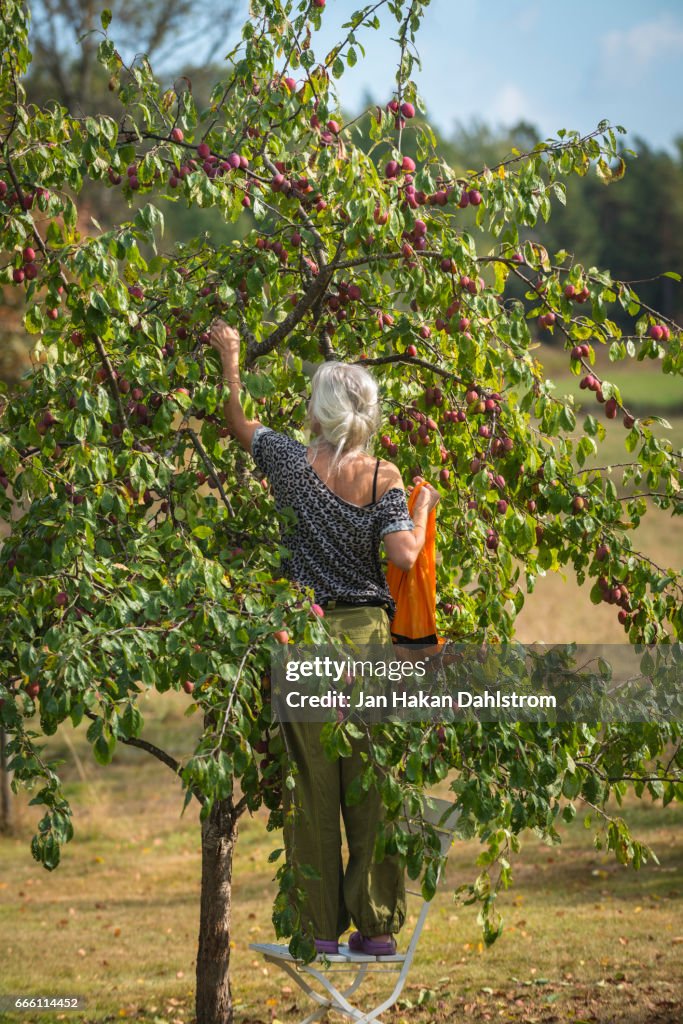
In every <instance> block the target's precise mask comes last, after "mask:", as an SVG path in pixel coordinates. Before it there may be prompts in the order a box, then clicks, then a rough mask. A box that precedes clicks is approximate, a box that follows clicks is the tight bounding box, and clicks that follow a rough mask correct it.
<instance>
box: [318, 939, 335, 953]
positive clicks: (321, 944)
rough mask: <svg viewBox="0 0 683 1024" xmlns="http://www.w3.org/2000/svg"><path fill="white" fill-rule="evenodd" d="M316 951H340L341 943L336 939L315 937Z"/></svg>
mask: <svg viewBox="0 0 683 1024" xmlns="http://www.w3.org/2000/svg"><path fill="white" fill-rule="evenodd" d="M315 950H316V953H338V952H339V943H338V942H336V941H335V940H334V939H315Z"/></svg>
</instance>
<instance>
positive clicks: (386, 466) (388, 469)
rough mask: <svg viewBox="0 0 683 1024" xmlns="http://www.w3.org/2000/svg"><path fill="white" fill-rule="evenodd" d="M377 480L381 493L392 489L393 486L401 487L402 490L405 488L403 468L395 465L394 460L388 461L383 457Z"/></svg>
mask: <svg viewBox="0 0 683 1024" xmlns="http://www.w3.org/2000/svg"><path fill="white" fill-rule="evenodd" d="M377 481H378V484H379V488H378V492H379V493H380V494H384V492H385V491H389V490H391V489H392V487H400V488H401V490H403V491H404V490H405V484H404V483H403V477H402V476H401V470H400V469H399V468H398V466H396V465H394V463H393V462H386V461H385V460H384V459H382V460H381V461H380V464H379V472H378V473H377Z"/></svg>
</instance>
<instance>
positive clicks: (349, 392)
mask: <svg viewBox="0 0 683 1024" xmlns="http://www.w3.org/2000/svg"><path fill="white" fill-rule="evenodd" d="M308 416H309V421H311V422H312V421H315V422H316V423H317V424H318V425H319V427H320V435H319V440H318V442H317V443H323V442H324V443H326V444H328V445H330V446H331V447H332V448H333V449H334V453H333V456H332V459H331V462H330V470H331V471H334V470H335V469H337V468H339V467H340V466H341V465H343V463H344V462H345V461H346V460H347V459H348V458H349V457H350V456H352V455H353V454H354V453H355V452H358V451H364V450H365V449H366V448H367V446H368V443H369V441H370V439H371V438H372V436H373V434H374V433H375V432H376V430H377V429H378V427H379V423H380V405H379V396H378V388H377V382H376V380H375V378H374V377H373V376H372V374H371V373H370V372H369V371H368V370H366V369H365V368H364V367H362V366H355V365H353V364H349V363H340V362H334V361H330V362H325V363H321V365H320V366H319V367H318V369H317V370H316V372H315V374H314V376H313V384H312V389H311V399H310V402H309V404H308ZM312 444H313V445H315V444H316V440H315V439H314V440H313V441H312Z"/></svg>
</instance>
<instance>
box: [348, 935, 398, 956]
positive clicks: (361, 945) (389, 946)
mask: <svg viewBox="0 0 683 1024" xmlns="http://www.w3.org/2000/svg"><path fill="white" fill-rule="evenodd" d="M349 949H350V950H351V951H352V952H354V953H365V954H367V955H368V956H393V955H394V953H395V952H396V940H395V939H394V937H393V936H392V935H388V934H386V933H385V934H384V935H374V936H372V937H368V936H366V935H361V933H360V932H351V934H350V935H349Z"/></svg>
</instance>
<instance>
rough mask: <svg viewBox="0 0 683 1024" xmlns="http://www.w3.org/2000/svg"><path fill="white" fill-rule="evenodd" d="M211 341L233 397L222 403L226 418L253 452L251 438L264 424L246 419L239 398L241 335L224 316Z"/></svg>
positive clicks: (239, 437) (244, 444) (211, 333)
mask: <svg viewBox="0 0 683 1024" xmlns="http://www.w3.org/2000/svg"><path fill="white" fill-rule="evenodd" d="M209 344H210V345H211V347H212V348H215V350H216V351H217V352H218V354H219V355H220V357H221V362H222V364H223V380H224V381H225V382H226V383H227V385H228V387H229V388H230V398H229V399H228V400H227V401H226V402H225V404H224V406H223V415H224V416H225V422H226V424H227V426H228V429H229V430H230V433H231V434H232V435H233V436H234V437H236V438H237V440H238V441H239V443H240V444H241V445H242V447H243V448H245V449H246V450H247V451H248V452H251V439H252V437H253V436H254V431H255V430H256V428H257V427H260V426H261V424H260V422H259V421H258V420H248V419H247V417H246V416H245V415H244V409H243V408H242V404H241V402H240V389H241V386H242V382H241V380H240V336H239V334H238V333H237V331H236V330H235V328H234V327H229V326H228V324H226V323H225V321H224V320H216V322H215V323H214V324H213V326H212V327H211V330H210V331H209Z"/></svg>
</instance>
